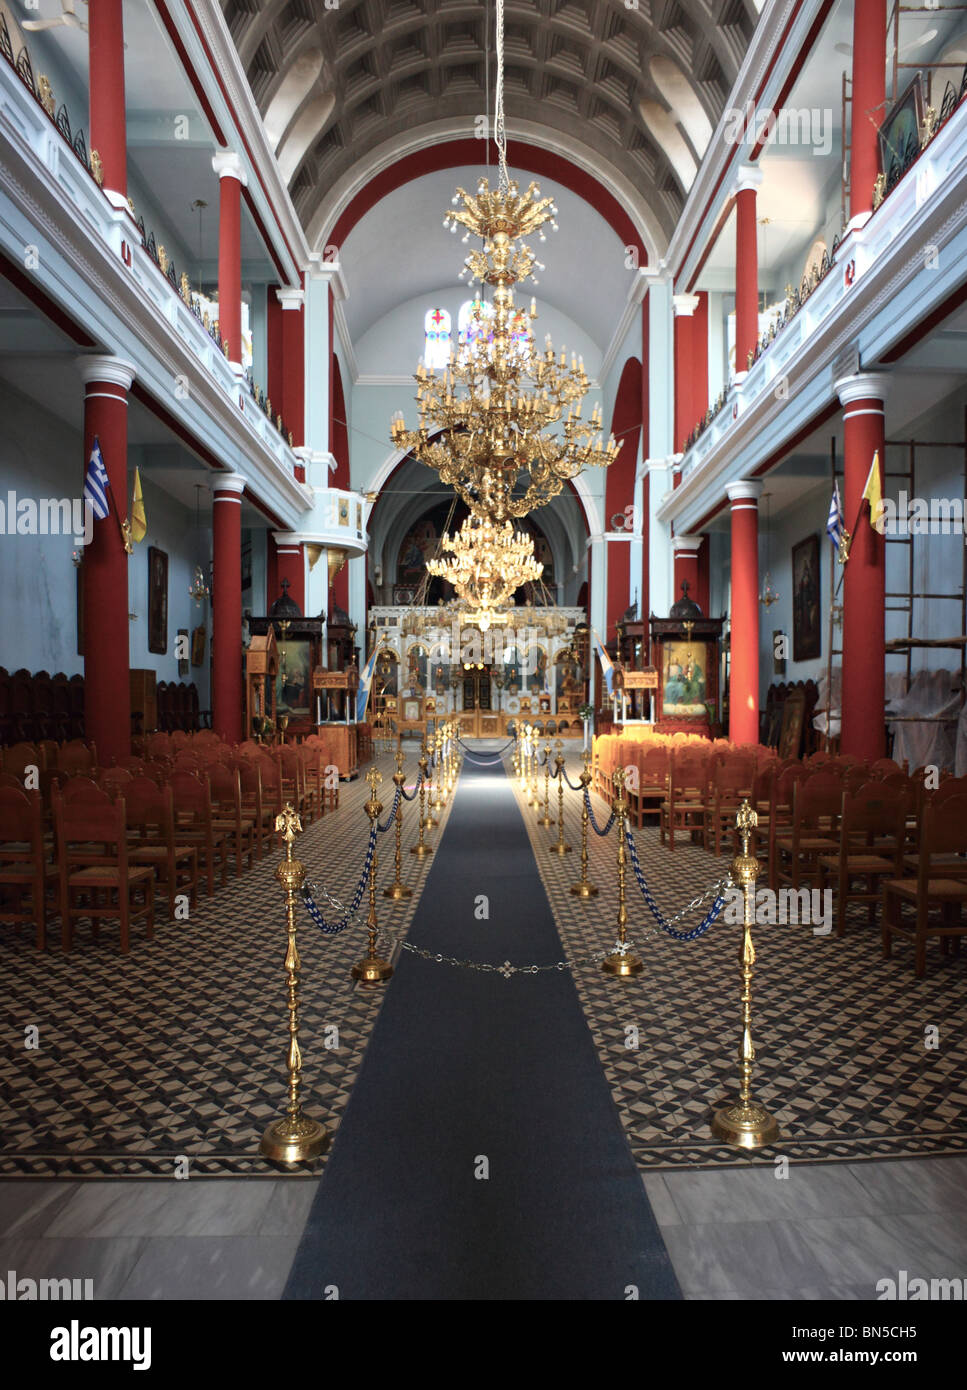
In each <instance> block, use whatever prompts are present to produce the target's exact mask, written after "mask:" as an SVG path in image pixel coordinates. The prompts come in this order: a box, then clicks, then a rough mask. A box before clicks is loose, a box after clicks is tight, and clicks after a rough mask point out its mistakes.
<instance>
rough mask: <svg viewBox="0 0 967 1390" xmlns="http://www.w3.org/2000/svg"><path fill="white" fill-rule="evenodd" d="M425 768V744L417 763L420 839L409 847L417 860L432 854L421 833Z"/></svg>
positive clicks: (423, 823)
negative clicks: (418, 773)
mask: <svg viewBox="0 0 967 1390" xmlns="http://www.w3.org/2000/svg"><path fill="white" fill-rule="evenodd" d="M427 766H428V763H427V756H426V744H425V743H424V744H423V746H422V747H421V749H420V761H419V768H420V838H419V839H418V840H417V842H416V844H415V845H413V846H412V847H411V849H410V854H415V855H416V857H417V859H425V858H426V856H427V855H428V854H432V853H433V846H432V845H425V844H424V843H423V832H424V830H425V829H426V825H427V820H426V814H425V811H426V769H427Z"/></svg>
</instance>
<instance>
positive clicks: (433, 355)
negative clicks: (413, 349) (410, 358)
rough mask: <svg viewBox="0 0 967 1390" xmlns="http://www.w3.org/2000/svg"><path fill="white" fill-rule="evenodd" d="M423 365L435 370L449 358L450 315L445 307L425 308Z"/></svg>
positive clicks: (444, 364)
mask: <svg viewBox="0 0 967 1390" xmlns="http://www.w3.org/2000/svg"><path fill="white" fill-rule="evenodd" d="M423 332H424V346H423V362H424V365H425V366H427V367H430V368H431V369H433V370H435V369H436V368H437V367H445V366H446V365H447V362H448V361H449V358H450V315H449V313H448V312H447V310H446V309H427V311H426V316H425V317H424V319H423Z"/></svg>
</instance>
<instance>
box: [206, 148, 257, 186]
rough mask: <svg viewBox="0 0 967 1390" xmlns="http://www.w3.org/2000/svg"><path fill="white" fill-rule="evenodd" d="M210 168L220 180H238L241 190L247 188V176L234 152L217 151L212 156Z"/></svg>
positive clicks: (239, 157)
mask: <svg viewBox="0 0 967 1390" xmlns="http://www.w3.org/2000/svg"><path fill="white" fill-rule="evenodd" d="M212 168H213V169H214V171H215V173H216V174H217V175H218V177H219V178H220V179H238V181H239V183H240V184H241V185H242V187H243V188H245V187H247V185H248V175H247V174H246V172H245V169H244V167H243V165H242V160H241V156H240V155H238V154H236V153H235V151H234V150H217V151H216V152H215V154H213V155H212Z"/></svg>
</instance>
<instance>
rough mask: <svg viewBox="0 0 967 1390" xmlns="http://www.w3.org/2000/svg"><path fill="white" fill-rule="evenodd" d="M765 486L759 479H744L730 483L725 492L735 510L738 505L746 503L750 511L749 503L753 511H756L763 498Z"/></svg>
mask: <svg viewBox="0 0 967 1390" xmlns="http://www.w3.org/2000/svg"><path fill="white" fill-rule="evenodd" d="M763 486H764V484H763V483H762V481H761V480H760V479H759V478H744V479H742V480H741V481H740V482H737V483H729V485H728V486H727V487H726V489H725V491H726V493H727V495H728V499H729V501H730V502H731V503H732V506H733V508H734V507H735V505H736V503H739V504H741V503H745V506H746V508H747V509H748V506H749V503H751V504H752V510H756V506H757V504H758V501H759V498H760V497H761V496H762V488H763Z"/></svg>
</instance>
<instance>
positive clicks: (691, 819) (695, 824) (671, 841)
mask: <svg viewBox="0 0 967 1390" xmlns="http://www.w3.org/2000/svg"><path fill="white" fill-rule="evenodd" d="M708 779H709V771H708V764H707V762H706V759H705V754H704V753H702V752H692V751H691V750H690V749H687V748H682V749H678V748H675V749H674V751H673V753H672V757H671V763H670V765H669V769H668V796H667V797H666V799H665V800H664V801H663V802H662V803H661V808H660V821H659V835H660V837H661V842H662V844H664V843H665V836H666V834H667V836H668V848H669V849H670V850H674V848H675V832H676V830H678V831H682V832H687V833H688V835H689V836H690V837H691V836H694V835H695V834H700V835H701V836H702V843H703V845H704V846H705V848H706V849H708Z"/></svg>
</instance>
